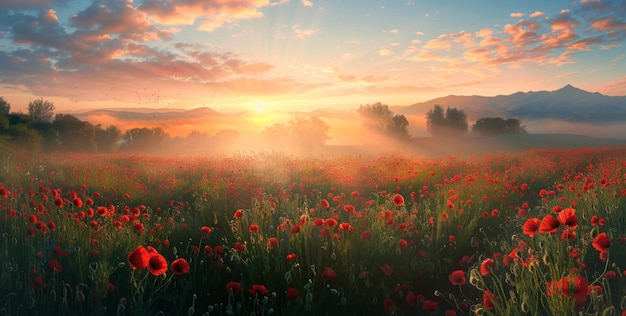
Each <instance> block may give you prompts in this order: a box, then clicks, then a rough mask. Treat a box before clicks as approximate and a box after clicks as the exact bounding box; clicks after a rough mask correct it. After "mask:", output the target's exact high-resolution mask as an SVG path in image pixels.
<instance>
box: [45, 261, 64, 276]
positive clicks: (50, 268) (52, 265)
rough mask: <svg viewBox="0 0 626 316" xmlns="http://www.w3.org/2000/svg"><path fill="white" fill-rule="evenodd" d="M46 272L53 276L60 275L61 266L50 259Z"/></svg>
mask: <svg viewBox="0 0 626 316" xmlns="http://www.w3.org/2000/svg"><path fill="white" fill-rule="evenodd" d="M48 271H50V272H52V273H54V274H57V273H61V272H63V267H61V264H60V263H59V262H58V261H56V260H55V259H50V261H48Z"/></svg>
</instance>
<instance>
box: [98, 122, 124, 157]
mask: <svg viewBox="0 0 626 316" xmlns="http://www.w3.org/2000/svg"><path fill="white" fill-rule="evenodd" d="M94 129H95V142H96V150H97V151H98V152H99V153H115V152H116V151H117V142H118V141H119V140H120V139H121V138H122V131H121V130H120V129H119V128H117V127H116V126H114V125H111V126H109V127H107V128H106V129H103V128H102V126H100V124H98V125H96V126H94Z"/></svg>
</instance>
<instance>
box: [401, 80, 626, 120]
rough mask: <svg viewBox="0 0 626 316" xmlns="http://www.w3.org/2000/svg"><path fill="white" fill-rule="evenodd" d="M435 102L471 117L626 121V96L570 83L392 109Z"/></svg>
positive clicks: (418, 109) (410, 110)
mask: <svg viewBox="0 0 626 316" xmlns="http://www.w3.org/2000/svg"><path fill="white" fill-rule="evenodd" d="M437 104H439V105H441V106H442V107H444V108H446V107H451V108H457V109H460V110H463V111H465V113H466V114H467V115H468V118H470V120H474V119H477V118H480V117H488V116H500V117H514V118H518V119H521V120H537V119H556V120H561V121H569V122H582V123H596V124H597V123H601V122H609V123H615V122H619V121H623V120H626V96H622V97H613V96H606V95H603V94H600V93H597V92H595V93H592V92H587V91H585V90H582V89H578V88H575V87H573V86H571V85H566V86H565V87H563V88H561V89H559V90H555V91H537V92H532V91H531V92H517V93H514V94H510V95H498V96H494V97H484V96H477V95H473V96H457V95H450V96H446V97H441V98H436V99H432V100H429V101H426V102H421V103H415V104H412V105H409V106H394V107H391V108H392V110H393V111H394V112H396V113H400V114H405V115H411V114H418V115H424V114H425V113H427V112H428V111H429V110H430V109H432V108H433V107H434V106H435V105H437Z"/></svg>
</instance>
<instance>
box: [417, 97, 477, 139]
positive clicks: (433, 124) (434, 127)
mask: <svg viewBox="0 0 626 316" xmlns="http://www.w3.org/2000/svg"><path fill="white" fill-rule="evenodd" d="M426 127H427V130H428V132H430V133H431V134H432V135H433V136H436V137H440V136H443V137H459V136H462V135H463V134H465V133H467V130H468V124H467V116H466V115H465V112H464V111H463V110H458V109H456V108H446V111H445V113H444V111H443V108H442V107H441V105H439V104H437V105H435V106H434V107H433V109H432V110H430V111H428V113H426Z"/></svg>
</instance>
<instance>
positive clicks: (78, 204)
mask: <svg viewBox="0 0 626 316" xmlns="http://www.w3.org/2000/svg"><path fill="white" fill-rule="evenodd" d="M72 204H74V206H76V207H77V208H81V207H83V200H81V199H80V198H78V197H77V198H74V199H73V200H72Z"/></svg>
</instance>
